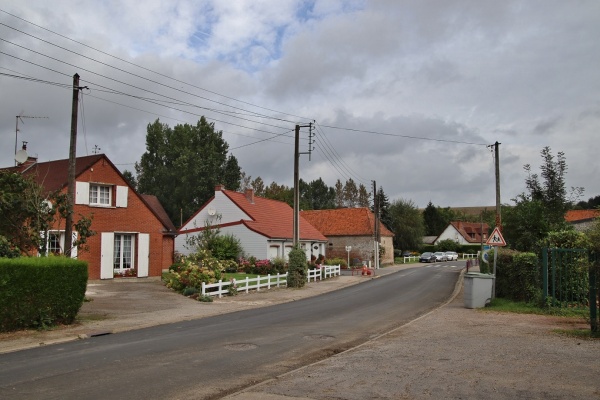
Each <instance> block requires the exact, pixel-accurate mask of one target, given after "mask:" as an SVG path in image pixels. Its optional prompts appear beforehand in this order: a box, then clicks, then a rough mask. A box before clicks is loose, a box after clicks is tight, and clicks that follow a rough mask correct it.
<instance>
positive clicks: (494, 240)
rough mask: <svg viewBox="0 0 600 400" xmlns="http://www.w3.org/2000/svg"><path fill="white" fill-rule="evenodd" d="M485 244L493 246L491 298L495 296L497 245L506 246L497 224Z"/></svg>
mask: <svg viewBox="0 0 600 400" xmlns="http://www.w3.org/2000/svg"><path fill="white" fill-rule="evenodd" d="M485 244H487V245H490V246H494V269H493V271H492V274H493V275H494V284H493V285H492V299H494V298H496V261H497V260H498V247H503V246H506V241H505V240H504V237H503V236H502V232H500V228H499V227H498V226H497V227H495V228H494V230H493V231H492V234H491V235H490V237H489V238H488V240H487V241H486V242H485Z"/></svg>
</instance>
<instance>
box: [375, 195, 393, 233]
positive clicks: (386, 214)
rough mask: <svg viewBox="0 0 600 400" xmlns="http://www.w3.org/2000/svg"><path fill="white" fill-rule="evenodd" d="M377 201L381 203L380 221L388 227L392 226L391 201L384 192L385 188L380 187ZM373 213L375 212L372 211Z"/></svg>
mask: <svg viewBox="0 0 600 400" xmlns="http://www.w3.org/2000/svg"><path fill="white" fill-rule="evenodd" d="M376 201H377V202H378V203H379V220H380V221H381V222H382V223H383V224H384V225H385V226H387V227H389V226H390V225H391V224H392V217H391V215H390V211H389V208H390V201H389V200H388V197H387V195H386V194H385V192H384V191H383V187H382V186H379V190H378V191H377V197H376ZM371 211H375V210H374V209H371Z"/></svg>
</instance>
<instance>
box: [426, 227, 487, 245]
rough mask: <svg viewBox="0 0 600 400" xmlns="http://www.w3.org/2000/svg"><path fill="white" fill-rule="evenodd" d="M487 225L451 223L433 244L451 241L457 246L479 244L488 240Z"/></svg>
mask: <svg viewBox="0 0 600 400" xmlns="http://www.w3.org/2000/svg"><path fill="white" fill-rule="evenodd" d="M489 229H490V228H489V226H488V224H486V223H484V224H481V223H478V222H462V221H453V222H450V223H449V224H448V226H447V227H446V229H444V231H443V232H442V233H441V234H440V235H439V236H438V237H437V238H436V239H435V241H434V242H433V244H438V243H439V242H441V241H442V240H447V239H450V240H453V241H455V242H456V243H458V244H461V245H465V244H472V245H475V244H480V243H481V242H482V241H483V242H485V241H486V240H487V238H488V230H489Z"/></svg>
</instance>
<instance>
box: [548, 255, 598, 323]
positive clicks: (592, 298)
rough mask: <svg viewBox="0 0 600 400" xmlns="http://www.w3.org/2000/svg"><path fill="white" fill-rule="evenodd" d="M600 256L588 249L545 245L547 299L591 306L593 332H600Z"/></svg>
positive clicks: (554, 303) (571, 305)
mask: <svg viewBox="0 0 600 400" xmlns="http://www.w3.org/2000/svg"><path fill="white" fill-rule="evenodd" d="M598 261H599V260H598V257H597V255H596V254H595V253H590V252H589V251H588V250H584V249H556V248H554V249H550V248H543V249H542V279H543V287H542V290H543V295H544V303H545V304H549V305H552V306H553V307H569V308H588V307H589V309H590V326H591V330H592V332H598V296H599V290H598V286H599V285H598V281H599V279H598V278H599V267H598Z"/></svg>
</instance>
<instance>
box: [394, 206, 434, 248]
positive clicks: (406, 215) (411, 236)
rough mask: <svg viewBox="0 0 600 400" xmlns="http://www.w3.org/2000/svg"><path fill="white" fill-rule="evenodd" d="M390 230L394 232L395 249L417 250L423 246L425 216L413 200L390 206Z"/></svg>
mask: <svg viewBox="0 0 600 400" xmlns="http://www.w3.org/2000/svg"><path fill="white" fill-rule="evenodd" d="M389 215H390V220H391V223H390V225H389V228H390V230H391V231H392V232H394V248H396V249H400V250H417V249H419V247H421V245H422V244H423V236H424V235H425V224H424V222H423V215H422V214H421V212H420V211H419V209H418V208H417V206H416V205H415V204H414V203H413V202H412V201H411V200H404V199H400V200H395V201H393V202H392V204H390V207H389Z"/></svg>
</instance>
